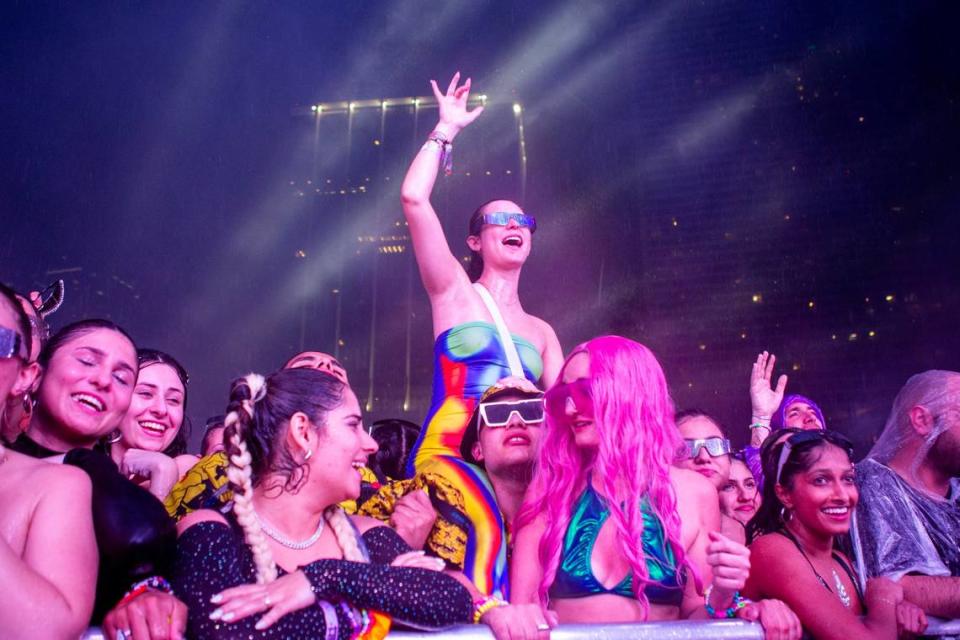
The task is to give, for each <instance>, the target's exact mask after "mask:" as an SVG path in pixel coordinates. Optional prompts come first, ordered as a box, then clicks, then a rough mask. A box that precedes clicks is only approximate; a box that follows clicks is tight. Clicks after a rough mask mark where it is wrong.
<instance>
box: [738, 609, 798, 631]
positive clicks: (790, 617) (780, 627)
mask: <svg viewBox="0 0 960 640" xmlns="http://www.w3.org/2000/svg"><path fill="white" fill-rule="evenodd" d="M737 617H738V618H740V619H741V620H749V621H750V622H759V623H760V624H761V625H763V637H764V640H799V638H800V636H801V635H803V626H802V625H801V624H800V619H799V618H798V617H797V614H795V613H794V612H793V609H791V608H790V607H788V606H787V605H786V604H785V603H784V602H781V601H780V600H758V601H757V602H751V603H750V604H748V605H747V606H746V607H744V608H743V609H741V610H740V611H739V612H738V613H737Z"/></svg>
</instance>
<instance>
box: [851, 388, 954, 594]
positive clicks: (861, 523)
mask: <svg viewBox="0 0 960 640" xmlns="http://www.w3.org/2000/svg"><path fill="white" fill-rule="evenodd" d="M917 405H921V406H923V407H926V408H927V409H928V410H929V411H930V413H931V414H932V415H933V416H934V417H935V420H936V422H935V423H934V428H933V430H932V431H931V433H930V435H929V436H927V437H926V438H924V439H923V440H922V441H921V442H919V446H918V447H917V452H916V454H915V456H914V458H913V462H912V463H911V465H910V468H909V474H910V476H911V477H910V478H908V479H904V478H902V477H901V476H900V475H899V474H898V473H897V472H895V471H893V470H892V469H890V468H889V467H888V466H887V464H889V462H890V461H891V460H892V459H893V458H894V457H895V455H896V454H897V452H899V451H900V450H901V449H903V448H904V447H905V446H914V445H915V444H916V443H917V440H918V438H919V436H918V435H917V434H916V432H915V431H914V430H913V428H912V427H911V424H910V416H909V411H910V409H911V408H912V407H915V406H917ZM958 421H960V373H957V372H953V371H925V372H923V373H920V374H917V375H915V376H913V377H911V378H910V379H909V380H908V381H907V383H906V384H905V385H904V387H903V389H901V390H900V393H899V394H897V397H896V399H895V400H894V403H893V408H892V410H891V411H890V417H889V418H888V419H887V423H886V426H885V427H884V430H883V433H882V434H881V435H880V438H879V440H878V441H877V443H876V445H874V447H873V449H871V450H870V453H869V454H868V456H867V458H866V460H864V461H863V462H861V463H860V464H858V465H857V483H858V485H859V487H860V501H859V503H858V505H857V511H856V515H855V517H854V523H853V525H854V526H853V529H852V531H851V533H852V537H853V543H854V551H855V553H856V556H857V568H858V569H859V573H860V576H861V579H865V578H869V577H873V576H878V575H882V576H887V577H890V578H893V579H894V580H898V579H899V578H901V577H903V576H904V575H907V574H922V575H927V576H960V546H958V545H960V480H958V479H956V478H955V479H954V480H953V481H952V483H951V491H950V493H949V495H948V496H947V497H943V496H936V495H934V494H932V493H930V492H927V491H923V490H922V489H918V488H916V487H918V486H922V485H921V483H920V482H919V480H918V479H917V470H918V469H919V468H920V466H921V465H922V464H923V462H924V461H925V460H926V459H927V454H928V453H929V452H930V449H931V447H933V444H934V442H936V440H937V438H939V437H940V435H941V434H943V433H944V432H945V431H946V430H947V429H949V428H950V427H951V426H953V425H955V424H956V423H957V422H958ZM908 480H909V482H908Z"/></svg>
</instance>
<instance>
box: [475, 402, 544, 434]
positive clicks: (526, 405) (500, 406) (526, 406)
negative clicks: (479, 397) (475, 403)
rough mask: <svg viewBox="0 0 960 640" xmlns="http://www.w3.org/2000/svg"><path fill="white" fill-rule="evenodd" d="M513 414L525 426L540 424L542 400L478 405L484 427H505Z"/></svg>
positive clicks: (482, 403) (541, 420) (541, 419)
mask: <svg viewBox="0 0 960 640" xmlns="http://www.w3.org/2000/svg"><path fill="white" fill-rule="evenodd" d="M513 414H517V415H518V416H520V419H521V420H523V421H524V422H525V423H526V424H540V423H541V422H543V398H530V399H529V400H505V401H503V402H481V403H480V418H481V419H482V420H483V426H485V427H505V426H507V425H508V424H509V423H510V417H511V416H512V415H513Z"/></svg>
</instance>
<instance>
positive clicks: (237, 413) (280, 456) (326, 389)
mask: <svg viewBox="0 0 960 640" xmlns="http://www.w3.org/2000/svg"><path fill="white" fill-rule="evenodd" d="M344 389H346V385H344V384H343V382H341V381H340V380H338V379H337V378H336V377H334V376H333V375H330V374H328V373H325V372H322V371H317V370H315V369H282V370H280V371H278V372H276V373H273V374H271V375H270V376H269V377H267V378H264V377H263V376H261V375H258V374H256V373H251V374H248V375H246V376H244V377H242V378H239V379H237V380H235V381H234V382H233V384H232V385H231V389H230V403H229V404H228V405H227V409H226V415H225V417H224V421H223V422H224V426H225V429H224V444H225V445H226V451H227V456H228V458H229V461H230V463H229V466H228V467H227V478H228V479H229V480H230V483H231V485H232V487H233V496H234V497H233V501H234V506H233V510H234V513H235V514H236V517H237V522H238V523H239V524H240V526H241V528H242V529H243V533H244V539H245V540H246V542H247V544H248V545H249V546H250V550H251V552H252V553H253V559H254V565H255V567H256V571H257V582H258V583H261V584H262V583H267V582H271V581H273V580H275V579H276V578H277V565H276V562H274V559H273V554H272V553H271V551H270V547H269V545H268V544H267V538H266V535H265V534H264V532H263V529H262V527H261V526H260V520H259V519H258V518H257V514H256V512H255V511H254V508H253V489H254V487H256V486H258V485H259V484H260V483H261V482H262V481H263V480H264V479H265V478H266V477H267V476H272V477H276V476H279V477H282V478H285V480H284V483H283V487H282V488H283V490H284V491H289V492H291V493H297V492H298V491H299V490H300V489H301V488H302V487H303V485H304V483H305V482H306V481H307V479H308V477H309V467H308V466H307V464H306V462H305V461H297V460H296V459H295V458H294V456H293V454H292V453H291V452H290V451H289V450H288V449H287V447H286V446H285V445H284V444H283V440H284V438H283V433H284V429H285V426H286V425H287V424H288V423H289V421H290V418H291V417H292V416H293V414H294V413H297V412H303V413H305V414H306V415H307V416H308V417H309V418H310V421H311V422H312V423H313V424H315V425H318V427H319V428H323V425H324V424H325V423H326V418H327V414H328V412H329V411H330V410H332V409H334V408H336V407H337V406H339V405H340V403H341V402H342V400H343V392H344ZM323 517H324V519H325V520H326V521H327V523H328V524H329V525H330V529H331V531H333V533H334V536H335V537H336V540H337V544H338V545H339V546H340V549H341V550H342V551H343V557H344V558H345V559H347V560H352V561H355V562H369V556H368V554H367V552H366V548H365V547H364V545H363V542H362V541H361V540H360V537H359V533H358V532H357V529H356V527H355V526H354V525H353V523H352V522H351V521H350V519H349V518H348V517H347V515H346V514H345V513H344V512H343V509H341V508H340V507H339V506H338V505H331V506H329V507H327V509H326V510H325V511H324V514H323Z"/></svg>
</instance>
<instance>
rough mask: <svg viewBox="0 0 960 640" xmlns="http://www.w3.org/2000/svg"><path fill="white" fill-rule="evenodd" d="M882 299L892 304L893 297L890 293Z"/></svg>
mask: <svg viewBox="0 0 960 640" xmlns="http://www.w3.org/2000/svg"><path fill="white" fill-rule="evenodd" d="M883 299H884V300H886V301H887V302H893V300H894V295H893V294H892V293H888V294H887V295H886V296H885V297H884V298H883Z"/></svg>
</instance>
